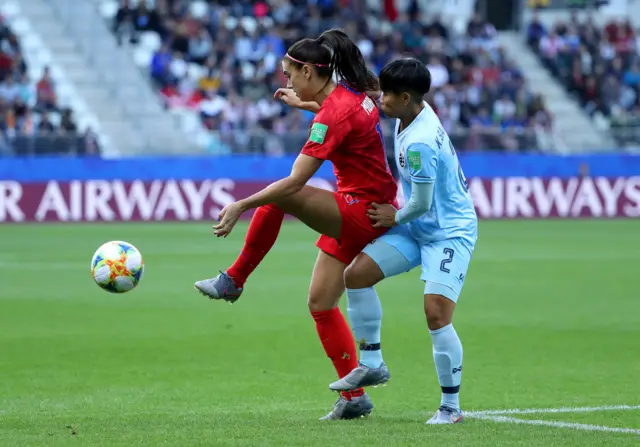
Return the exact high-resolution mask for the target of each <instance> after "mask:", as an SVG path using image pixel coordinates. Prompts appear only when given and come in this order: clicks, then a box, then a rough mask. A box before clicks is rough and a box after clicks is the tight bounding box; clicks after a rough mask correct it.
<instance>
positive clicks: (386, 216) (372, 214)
mask: <svg viewBox="0 0 640 447" xmlns="http://www.w3.org/2000/svg"><path fill="white" fill-rule="evenodd" d="M397 212H398V210H397V209H396V208H395V207H394V206H393V205H389V204H388V203H387V204H383V205H380V204H379V203H375V202H374V203H372V204H371V208H369V210H368V211H367V214H368V215H369V219H371V220H372V221H373V227H374V228H380V227H388V228H391V227H393V226H395V225H396V213H397Z"/></svg>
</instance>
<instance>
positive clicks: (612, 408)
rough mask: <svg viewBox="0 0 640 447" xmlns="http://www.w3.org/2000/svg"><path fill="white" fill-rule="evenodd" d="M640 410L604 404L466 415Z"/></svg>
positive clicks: (489, 411)
mask: <svg viewBox="0 0 640 447" xmlns="http://www.w3.org/2000/svg"><path fill="white" fill-rule="evenodd" d="M624 410H640V405H603V406H600V407H561V408H513V409H510V410H481V411H467V412H465V416H469V417H482V416H491V415H504V414H552V413H595V412H597V411H624Z"/></svg>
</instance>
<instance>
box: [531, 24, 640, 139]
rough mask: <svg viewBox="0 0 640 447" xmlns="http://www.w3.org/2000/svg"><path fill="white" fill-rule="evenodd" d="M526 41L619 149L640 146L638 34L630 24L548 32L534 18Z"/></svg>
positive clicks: (558, 26)
mask: <svg viewBox="0 0 640 447" xmlns="http://www.w3.org/2000/svg"><path fill="white" fill-rule="evenodd" d="M527 41H528V43H529V45H530V46H531V47H532V48H533V49H534V50H535V51H536V52H537V54H538V55H539V57H540V59H541V61H542V62H543V64H544V65H545V66H546V67H547V69H548V70H549V71H550V72H551V73H552V74H553V75H554V76H555V77H556V78H557V79H558V80H559V81H560V82H561V83H562V84H563V85H564V86H565V87H566V88H567V90H568V91H569V92H571V94H573V95H574V97H575V98H576V99H577V100H578V101H579V102H580V104H581V105H582V107H583V108H584V110H585V112H586V113H587V114H589V115H590V116H592V117H593V118H594V119H595V120H597V121H598V122H602V120H604V123H605V125H606V126H607V127H610V130H611V131H612V133H613V135H614V136H615V137H616V138H617V140H618V143H619V144H621V145H623V146H624V145H627V144H635V145H636V146H637V145H638V143H639V142H640V32H638V31H637V30H634V28H633V26H632V24H631V22H630V21H629V20H628V19H624V20H613V21H611V22H609V23H608V24H606V25H605V26H604V27H598V26H597V25H596V24H595V22H594V21H593V19H592V18H587V19H586V20H583V21H581V20H579V19H578V16H577V15H575V14H574V15H572V17H571V18H570V20H568V21H567V22H563V21H560V22H557V23H556V24H554V26H553V27H550V28H547V27H546V26H544V24H543V23H542V22H541V21H540V20H539V18H538V17H534V18H533V19H532V21H531V23H529V25H528V28H527Z"/></svg>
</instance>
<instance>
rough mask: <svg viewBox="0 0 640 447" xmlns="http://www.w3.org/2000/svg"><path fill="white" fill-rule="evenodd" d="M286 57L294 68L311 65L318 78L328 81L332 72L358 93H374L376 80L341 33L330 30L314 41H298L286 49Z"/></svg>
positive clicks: (360, 54)
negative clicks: (371, 91) (324, 78)
mask: <svg viewBox="0 0 640 447" xmlns="http://www.w3.org/2000/svg"><path fill="white" fill-rule="evenodd" d="M287 54H288V55H289V56H291V58H290V59H289V62H290V63H291V64H292V65H293V66H294V67H297V68H301V67H302V64H301V63H300V62H303V63H305V64H309V65H313V66H314V68H315V69H316V71H317V72H318V75H320V76H322V77H326V78H330V77H331V76H332V75H333V73H334V72H335V73H336V74H337V75H338V77H339V78H340V79H341V80H343V81H344V82H346V83H347V84H349V86H350V87H352V88H353V89H355V90H357V91H359V92H366V91H368V90H378V87H379V83H378V78H377V77H376V75H375V74H373V72H371V70H369V69H368V68H367V64H366V62H365V61H364V57H363V56H362V53H361V52H360V49H359V48H358V46H357V45H356V44H355V43H354V42H353V41H352V40H351V39H350V38H349V36H347V34H345V32H344V31H341V30H338V29H331V30H328V31H325V32H324V33H322V34H320V37H318V38H317V39H309V38H307V39H302V40H299V41H298V42H296V43H294V44H293V45H291V46H290V47H289V50H288V51H287Z"/></svg>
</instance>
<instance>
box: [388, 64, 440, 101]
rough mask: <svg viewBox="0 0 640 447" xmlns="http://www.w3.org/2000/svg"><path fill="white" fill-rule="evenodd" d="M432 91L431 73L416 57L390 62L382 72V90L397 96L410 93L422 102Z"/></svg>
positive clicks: (412, 97) (413, 97)
mask: <svg viewBox="0 0 640 447" xmlns="http://www.w3.org/2000/svg"><path fill="white" fill-rule="evenodd" d="M430 89H431V73H429V69H428V68H427V66H426V65H425V64H423V63H422V62H421V61H419V60H418V59H416V58H414V57H407V58H403V59H397V60H395V61H391V62H389V63H388V64H387V65H385V66H384V67H383V68H382V71H380V90H382V92H391V93H396V94H401V93H409V94H410V95H411V99H412V100H413V101H415V102H421V101H422V99H423V97H424V95H426V94H427V93H429V90H430Z"/></svg>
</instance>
